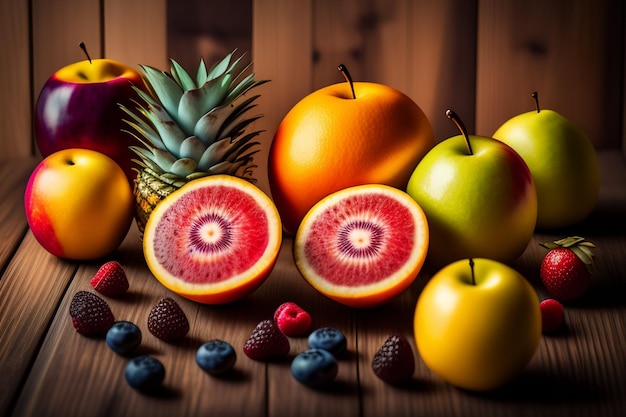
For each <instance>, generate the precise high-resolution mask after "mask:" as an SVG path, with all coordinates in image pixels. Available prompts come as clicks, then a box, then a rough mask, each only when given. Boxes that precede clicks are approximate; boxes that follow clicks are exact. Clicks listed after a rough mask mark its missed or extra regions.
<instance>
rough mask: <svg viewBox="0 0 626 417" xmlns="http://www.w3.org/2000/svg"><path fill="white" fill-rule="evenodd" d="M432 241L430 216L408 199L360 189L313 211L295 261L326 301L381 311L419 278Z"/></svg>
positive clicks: (392, 191)
mask: <svg viewBox="0 0 626 417" xmlns="http://www.w3.org/2000/svg"><path fill="white" fill-rule="evenodd" d="M428 237H429V236H428V223H427V221H426V215H425V214H424V211H423V210H422V209H421V207H420V206H419V205H418V204H417V202H416V201H415V200H413V199H412V198H411V197H410V196H409V195H408V194H407V193H405V192H404V191H401V190H398V189H397V188H394V187H390V186H387V185H382V184H367V185H359V186H354V187H349V188H346V189H343V190H340V191H337V192H335V193H333V194H331V195H329V196H327V197H325V198H323V199H322V200H321V201H319V202H318V203H316V204H315V205H314V206H313V207H312V208H311V210H310V211H309V212H308V213H307V214H306V216H305V217H304V219H303V220H302V223H301V224H300V227H299V228H298V231H297V233H296V236H295V240H294V258H295V262H296V266H297V268H298V270H299V271H300V273H301V274H302V276H303V277H304V279H305V280H306V281H307V282H308V283H309V284H311V285H312V286H313V287H314V288H315V289H316V290H317V291H319V292H320V293H322V294H323V295H325V296H327V297H329V298H331V299H333V300H335V301H337V302H340V303H342V304H345V305H347V306H351V307H358V308H368V307H375V306H378V305H381V304H384V303H386V302H388V301H389V300H391V299H392V298H393V297H395V296H397V295H399V294H400V293H401V292H403V291H404V290H405V289H406V288H408V287H409V286H410V285H411V283H412V282H413V281H414V280H415V278H417V275H418V273H419V271H420V270H421V268H422V266H423V264H424V260H425V258H426V253H427V252H428Z"/></svg>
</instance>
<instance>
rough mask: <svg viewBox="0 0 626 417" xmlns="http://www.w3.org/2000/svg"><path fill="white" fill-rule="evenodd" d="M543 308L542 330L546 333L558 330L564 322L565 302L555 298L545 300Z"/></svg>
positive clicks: (541, 306)
mask: <svg viewBox="0 0 626 417" xmlns="http://www.w3.org/2000/svg"><path fill="white" fill-rule="evenodd" d="M539 307H540V308H541V331H542V333H544V334H547V333H553V332H555V331H557V330H558V329H559V328H560V327H561V325H562V324H563V304H561V303H559V302H558V301H557V300H555V299H553V298H548V299H547V300H543V301H542V302H541V303H540V304H539Z"/></svg>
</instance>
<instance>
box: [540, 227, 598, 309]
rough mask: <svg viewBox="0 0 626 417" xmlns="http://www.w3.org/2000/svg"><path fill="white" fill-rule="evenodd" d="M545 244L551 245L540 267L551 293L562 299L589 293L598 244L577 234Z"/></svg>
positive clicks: (544, 282)
mask: <svg viewBox="0 0 626 417" xmlns="http://www.w3.org/2000/svg"><path fill="white" fill-rule="evenodd" d="M541 246H543V247H545V248H547V249H549V252H548V253H547V254H546V256H545V258H544V259H543V262H542V263H541V270H540V276H541V281H542V282H543V285H544V286H545V287H546V289H547V290H548V293H549V294H550V295H551V296H552V297H554V298H556V299H557V300H559V301H572V300H575V299H577V298H580V297H581V296H582V295H583V294H585V293H586V292H587V290H588V288H589V283H590V281H591V270H592V267H593V256H594V255H593V252H592V249H593V248H595V245H594V244H593V243H591V242H588V241H586V240H585V239H584V238H582V237H578V236H574V237H568V238H565V239H560V240H557V241H554V242H547V243H542V244H541Z"/></svg>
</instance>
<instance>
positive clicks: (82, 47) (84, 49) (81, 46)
mask: <svg viewBox="0 0 626 417" xmlns="http://www.w3.org/2000/svg"><path fill="white" fill-rule="evenodd" d="M78 46H80V49H82V50H83V52H84V53H85V55H87V59H88V60H89V63H90V64H91V57H90V56H89V52H87V47H86V46H85V42H81V43H80V44H79V45H78Z"/></svg>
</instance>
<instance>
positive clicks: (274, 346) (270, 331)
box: [243, 320, 290, 360]
mask: <svg viewBox="0 0 626 417" xmlns="http://www.w3.org/2000/svg"><path fill="white" fill-rule="evenodd" d="M289 348H290V346H289V339H287V336H285V335H284V333H283V332H281V331H280V329H279V328H278V325H277V324H276V323H275V322H274V321H272V320H263V321H261V322H260V323H259V324H257V325H256V327H255V328H254V330H253V331H252V334H251V335H250V338H249V339H248V340H247V341H246V343H245V344H244V346H243V352H244V353H245V354H246V356H248V357H249V358H250V359H254V360H270V359H279V358H282V357H284V356H287V354H288V353H289Z"/></svg>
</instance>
